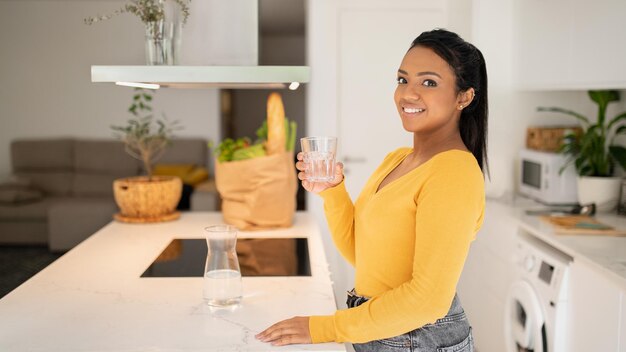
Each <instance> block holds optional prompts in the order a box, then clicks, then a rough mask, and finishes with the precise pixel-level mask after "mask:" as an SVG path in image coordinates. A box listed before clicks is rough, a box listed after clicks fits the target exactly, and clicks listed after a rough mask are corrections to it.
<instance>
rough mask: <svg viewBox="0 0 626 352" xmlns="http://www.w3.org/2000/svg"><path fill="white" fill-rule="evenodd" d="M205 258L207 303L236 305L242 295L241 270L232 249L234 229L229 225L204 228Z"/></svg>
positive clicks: (212, 304) (211, 304)
mask: <svg viewBox="0 0 626 352" xmlns="http://www.w3.org/2000/svg"><path fill="white" fill-rule="evenodd" d="M205 231H206V241H207V247H208V251H207V258H206V264H205V267H204V287H203V296H204V300H205V302H206V303H207V304H208V305H210V306H216V307H228V306H232V305H236V304H239V303H240V302H241V296H242V283H241V271H240V270H239V260H238V259H237V252H236V250H235V247H236V244H237V228H236V227H234V226H230V225H216V226H209V227H207V228H206V229H205Z"/></svg>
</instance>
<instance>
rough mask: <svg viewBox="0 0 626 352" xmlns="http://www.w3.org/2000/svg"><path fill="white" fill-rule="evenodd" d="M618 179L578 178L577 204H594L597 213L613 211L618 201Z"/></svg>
mask: <svg viewBox="0 0 626 352" xmlns="http://www.w3.org/2000/svg"><path fill="white" fill-rule="evenodd" d="M620 184H621V179H620V178H619V177H591V176H580V177H578V202H579V203H580V204H581V205H586V204H591V203H595V204H596V209H597V210H598V212H599V213H608V212H611V211H614V210H615V208H616V207H617V203H618V200H619V188H620Z"/></svg>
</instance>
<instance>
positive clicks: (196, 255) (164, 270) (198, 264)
mask: <svg viewBox="0 0 626 352" xmlns="http://www.w3.org/2000/svg"><path fill="white" fill-rule="evenodd" d="M236 251H237V257H238V259H239V266H240V267H241V275H242V276H311V265H310V262H309V248H308V242H307V239H306V238H256V239H238V240H237V248H236ZM206 256H207V245H206V241H205V240H204V239H190V238H177V239H174V240H172V241H171V242H170V243H169V245H168V246H167V247H166V248H165V249H164V250H163V252H161V254H159V256H157V257H156V258H155V259H154V261H153V262H152V264H150V266H149V267H148V268H147V269H146V271H145V272H144V273H143V274H141V277H202V276H203V275H204V264H205V261H206Z"/></svg>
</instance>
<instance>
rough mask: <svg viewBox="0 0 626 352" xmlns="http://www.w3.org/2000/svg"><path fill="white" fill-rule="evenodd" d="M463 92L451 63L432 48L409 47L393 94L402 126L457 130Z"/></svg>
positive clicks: (415, 129) (429, 130)
mask: <svg viewBox="0 0 626 352" xmlns="http://www.w3.org/2000/svg"><path fill="white" fill-rule="evenodd" d="M460 97H461V95H459V94H457V92H456V77H455V76H454V73H453V71H452V68H451V67H450V65H448V63H447V62H446V61H445V60H444V59H442V58H441V57H439V55H437V54H435V52H434V51H432V50H431V49H429V48H426V47H421V46H416V47H413V48H412V49H411V50H409V51H408V52H407V53H406V55H405V56H404V59H403V60H402V63H401V65H400V69H398V86H397V88H396V92H395V94H394V101H395V103H396V108H397V109H398V113H399V114H400V117H401V119H402V126H403V127H404V129H405V130H407V131H409V132H416V133H434V132H436V131H439V130H441V129H442V128H445V129H450V131H457V130H458V119H459V117H460V115H461V110H460V109H459V105H460V104H461V101H460Z"/></svg>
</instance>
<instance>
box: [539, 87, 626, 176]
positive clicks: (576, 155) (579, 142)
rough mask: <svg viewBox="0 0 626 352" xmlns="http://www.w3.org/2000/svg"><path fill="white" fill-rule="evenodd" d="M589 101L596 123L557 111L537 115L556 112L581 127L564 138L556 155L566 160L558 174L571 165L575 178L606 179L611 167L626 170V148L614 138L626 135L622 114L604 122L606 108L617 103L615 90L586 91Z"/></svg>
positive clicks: (576, 115) (611, 173) (553, 108)
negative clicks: (577, 122)
mask: <svg viewBox="0 0 626 352" xmlns="http://www.w3.org/2000/svg"><path fill="white" fill-rule="evenodd" d="M588 94H589V98H591V100H592V101H594V102H595V103H596V104H598V117H597V120H596V121H595V122H594V121H591V119H589V118H587V117H586V116H584V115H582V114H579V113H577V112H574V111H571V110H566V109H563V108H558V107H539V108H538V109H537V110H538V111H547V112H558V113H563V114H567V115H570V116H573V117H575V118H576V119H578V121H579V122H580V123H581V125H582V129H583V132H582V134H580V135H578V134H575V133H569V134H566V135H565V136H564V137H563V141H562V144H561V147H560V148H559V152H561V153H563V154H566V155H568V156H569V158H568V161H567V163H566V164H565V165H564V166H563V167H562V168H561V172H562V171H563V170H564V169H565V168H566V167H567V166H568V165H570V164H571V163H574V166H575V167H576V172H577V173H578V175H579V176H597V177H610V176H612V175H613V172H614V168H615V163H618V164H619V165H620V166H621V167H622V168H623V169H624V170H626V148H624V146H622V145H619V144H618V143H617V142H616V137H617V136H619V135H623V134H626V124H624V123H623V121H625V120H626V112H623V113H621V114H618V115H617V116H615V117H613V118H611V119H607V118H606V109H607V106H608V105H609V104H610V103H611V102H614V101H619V100H620V95H619V92H618V91H616V90H590V91H588Z"/></svg>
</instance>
